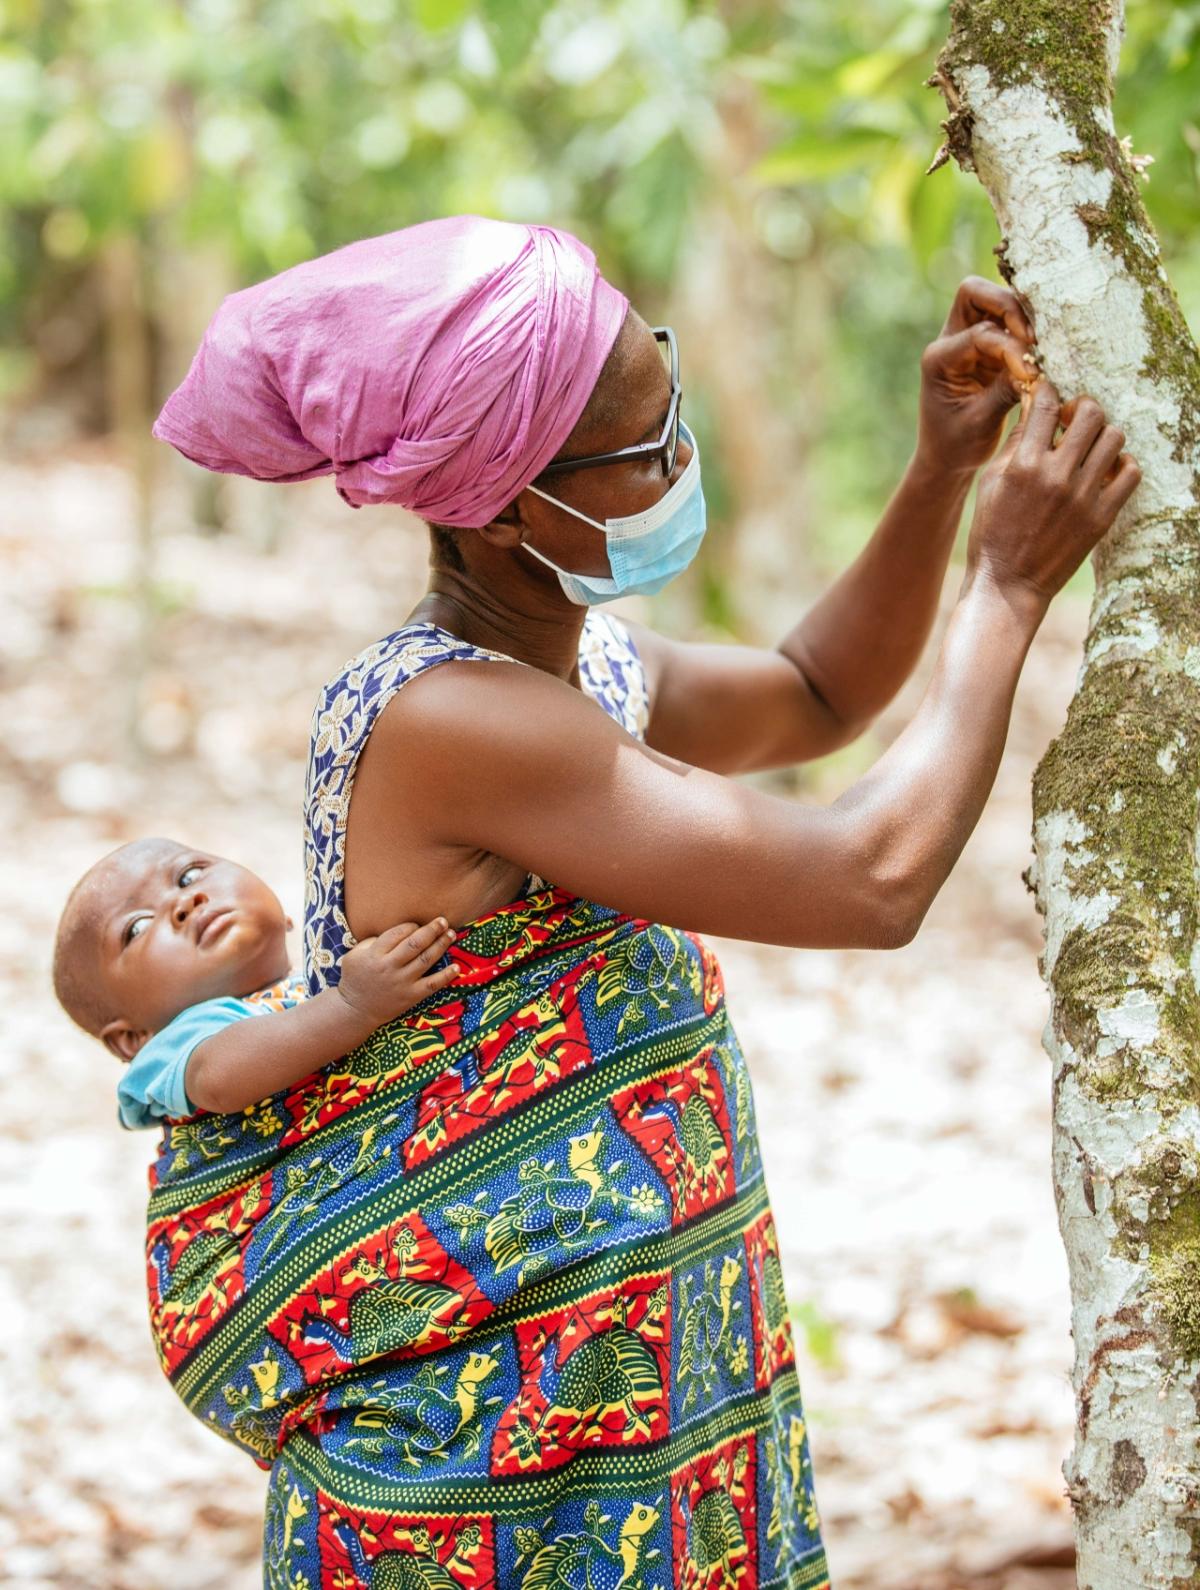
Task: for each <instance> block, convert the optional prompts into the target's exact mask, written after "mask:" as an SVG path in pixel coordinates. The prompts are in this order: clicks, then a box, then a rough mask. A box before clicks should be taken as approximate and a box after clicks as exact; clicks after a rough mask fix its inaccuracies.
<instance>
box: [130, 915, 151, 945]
mask: <svg viewBox="0 0 1200 1590" xmlns="http://www.w3.org/2000/svg"><path fill="white" fill-rule="evenodd" d="M149 926H150V918H149V917H148V916H135V917H134V919H133V921H132V922H131V923H130V924H129V926H128V927H127V928H126V929H125V942H126V944H132V942H133V940H134V939H140V938H141V936H142V934H143V933H144V932H145V931H146V929H147V928H148V927H149Z"/></svg>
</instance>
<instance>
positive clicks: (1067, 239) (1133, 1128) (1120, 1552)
mask: <svg viewBox="0 0 1200 1590" xmlns="http://www.w3.org/2000/svg"><path fill="white" fill-rule="evenodd" d="M1122 30H1123V8H1122V4H1121V0H1077V3H1074V4H1071V3H1067V0H1057V3H1056V0H955V3H954V4H953V6H952V22H951V36H950V39H949V41H948V43H947V45H946V48H945V50H944V51H943V54H942V56H941V58H940V61H939V64H938V71H937V73H936V74H935V78H934V82H936V83H937V85H938V86H939V87H940V88H941V89H942V92H943V93H944V95H945V97H946V101H947V104H948V106H949V108H950V113H951V114H950V117H949V120H948V122H947V123H946V124H945V125H946V130H947V145H948V147H949V150H950V152H951V153H952V154H953V155H954V156H955V157H956V158H957V159H958V161H959V163H960V164H961V165H963V166H964V167H965V168H966V169H969V170H975V171H976V172H977V173H978V175H979V178H980V181H981V182H982V183H983V185H984V187H985V188H986V190H987V192H988V195H989V196H990V198H991V200H992V203H993V205H994V207H995V211H996V215H997V218H998V220H999V223H1000V228H1001V233H1002V236H1003V243H1002V245H1001V247H1000V249H999V250H998V251H997V252H998V254H999V257H1000V261H1001V269H1002V270H1003V272H1004V274H1005V275H1006V276H1007V277H1008V279H1009V280H1010V282H1011V283H1012V284H1013V285H1014V286H1015V287H1016V289H1017V290H1018V291H1019V292H1020V293H1022V294H1023V296H1024V297H1025V299H1027V300H1028V302H1029V304H1030V306H1031V307H1032V310H1033V313H1034V315H1035V317H1036V324H1037V331H1038V340H1039V344H1040V348H1041V352H1042V356H1043V362H1044V366H1045V370H1046V373H1047V374H1048V375H1049V377H1050V378H1051V379H1052V380H1053V381H1054V382H1055V384H1056V385H1057V387H1058V388H1059V391H1060V392H1061V393H1062V395H1063V396H1064V398H1066V397H1069V396H1072V395H1074V394H1075V393H1078V392H1081V391H1086V392H1089V393H1091V394H1092V395H1093V396H1094V397H1095V398H1096V399H1097V401H1098V402H1100V403H1101V404H1102V405H1103V407H1104V408H1105V410H1106V411H1107V413H1108V415H1109V417H1110V419H1111V420H1112V421H1113V422H1114V423H1116V424H1119V425H1120V426H1121V427H1122V429H1123V430H1124V431H1125V433H1126V436H1127V438H1128V440H1127V446H1128V448H1129V450H1130V452H1132V453H1133V454H1134V455H1135V457H1136V458H1137V459H1138V461H1139V463H1140V464H1141V466H1142V470H1143V482H1142V485H1141V487H1140V488H1139V490H1138V491H1137V492H1136V493H1135V495H1134V497H1133V499H1132V500H1131V502H1130V503H1129V505H1128V506H1127V508H1126V509H1125V511H1124V513H1123V514H1122V515H1121V518H1120V520H1119V521H1118V523H1117V525H1116V526H1115V527H1114V529H1113V531H1112V532H1111V534H1110V535H1109V536H1108V537H1107V538H1106V541H1105V543H1104V545H1103V546H1102V547H1101V548H1100V549H1099V551H1098V553H1097V555H1096V559H1095V564H1096V582H1097V588H1096V596H1095V602H1094V605H1093V609H1092V616H1091V624H1090V629H1089V634H1088V640H1087V646H1086V651H1085V656H1084V661H1083V667H1082V671H1081V674H1080V680H1079V686H1078V690H1077V693H1076V696H1075V699H1074V701H1073V703H1072V705H1071V709H1070V713H1069V715H1068V718H1067V723H1066V726H1065V727H1064V729H1063V731H1062V733H1061V735H1060V736H1059V737H1058V739H1057V740H1056V741H1055V742H1054V744H1053V745H1052V746H1051V747H1050V749H1049V751H1048V752H1047V754H1046V756H1045V758H1044V760H1043V761H1042V764H1041V766H1040V767H1039V769H1038V771H1037V775H1036V777H1035V781H1034V847H1035V858H1036V859H1035V861H1034V866H1033V868H1032V870H1031V877H1032V882H1033V885H1034V887H1035V889H1036V893H1037V900H1038V908H1039V910H1040V911H1041V912H1042V913H1043V915H1044V918H1045V954H1044V957H1043V961H1042V968H1043V972H1044V975H1045V978H1046V981H1047V984H1048V986H1049V990H1050V996H1051V1014H1050V1020H1049V1022H1048V1024H1047V1027H1046V1035H1045V1042H1046V1047H1047V1050H1048V1052H1049V1054H1050V1057H1051V1060H1052V1062H1053V1077H1054V1178H1055V1188H1056V1193H1057V1198H1058V1211H1059V1222H1060V1225H1061V1229H1062V1234H1063V1241H1064V1243H1065V1245H1066V1250H1067V1257H1068V1262H1069V1266H1070V1275H1071V1289H1072V1299H1073V1309H1072V1323H1073V1334H1074V1339H1075V1371H1074V1383H1075V1396H1076V1431H1075V1446H1074V1450H1073V1452H1072V1454H1071V1456H1070V1458H1069V1459H1068V1462H1067V1465H1066V1471H1065V1472H1066V1475H1067V1482H1068V1486H1067V1488H1068V1494H1069V1495H1070V1498H1071V1501H1072V1503H1073V1505H1074V1509H1075V1523H1076V1539H1077V1544H1078V1579H1079V1584H1080V1586H1081V1587H1082V1590H1181V1587H1182V1586H1185V1585H1188V1586H1191V1585H1196V1584H1198V1583H1200V1443H1198V1437H1197V1432H1198V1403H1200V1096H1198V1095H1200V1089H1198V1085H1197V1083H1198V1078H1200V993H1198V983H1200V936H1198V905H1200V871H1198V867H1197V796H1198V784H1200V444H1198V438H1200V355H1198V354H1197V350H1196V346H1195V344H1194V342H1193V340H1192V338H1191V336H1190V334H1189V332H1188V329H1187V325H1186V323H1185V322H1184V319H1183V316H1182V313H1181V312H1180V309H1179V305H1178V302H1177V301H1176V298H1175V296H1174V293H1173V292H1172V290H1171V287H1170V283H1169V282H1168V280H1167V276H1166V273H1165V271H1164V270H1163V268H1162V265H1161V262H1160V258H1159V250H1158V245H1157V242H1156V240H1155V237H1154V233H1153V229H1152V228H1151V226H1150V223H1149V221H1148V220H1147V217H1146V213H1145V210H1144V208H1143V206H1142V202H1141V197H1140V193H1139V171H1138V169H1137V168H1136V166H1135V164H1134V163H1133V159H1132V157H1131V155H1130V152H1129V150H1128V147H1127V146H1125V147H1123V146H1122V145H1121V143H1119V142H1118V140H1117V138H1116V136H1115V134H1114V130H1113V121H1112V113H1111V99H1112V81H1113V76H1114V73H1115V71H1116V64H1117V59H1118V54H1119V50H1120V41H1121V34H1122ZM936 180H944V179H936Z"/></svg>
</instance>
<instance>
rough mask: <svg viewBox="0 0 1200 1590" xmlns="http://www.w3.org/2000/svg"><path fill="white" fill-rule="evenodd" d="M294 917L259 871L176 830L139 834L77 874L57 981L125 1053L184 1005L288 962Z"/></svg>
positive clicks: (255, 985) (76, 1008) (57, 957)
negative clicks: (189, 841) (180, 839)
mask: <svg viewBox="0 0 1200 1590" xmlns="http://www.w3.org/2000/svg"><path fill="white" fill-rule="evenodd" d="M291 925H292V924H291V922H290V921H289V920H288V918H287V917H286V916H285V915H284V911H283V907H282V906H281V905H280V903H279V901H278V899H277V898H276V896H275V895H274V894H273V893H272V892H271V890H270V889H268V887H267V885H266V884H265V883H264V882H263V881H262V879H261V878H257V877H255V875H254V874H253V873H252V872H247V871H246V869H245V867H239V866H238V865H237V864H236V863H235V862H232V861H224V860H222V859H221V857H219V856H210V855H207V854H206V853H205V852H204V851H200V850H193V849H191V848H189V847H188V846H187V845H181V844H178V843H177V842H176V841H175V840H173V839H138V840H135V841H134V842H133V843H132V844H129V845H122V846H121V848H120V850H114V851H113V852H112V854H111V855H108V856H105V857H104V859H103V860H102V861H98V862H97V863H96V865H95V866H94V867H93V868H92V869H91V871H90V872H87V873H85V874H84V876H83V877H82V878H81V879H80V880H79V882H78V883H77V884H76V885H75V888H74V889H73V890H72V891H71V896H70V899H68V901H67V904H66V907H65V908H64V910H63V914H62V917H61V919H60V921H59V924H58V936H57V939H56V940H55V945H54V991H55V993H56V994H57V995H58V999H59V1003H60V1004H61V1005H62V1007H63V1009H64V1010H65V1011H66V1012H67V1014H68V1015H69V1016H70V1017H71V1018H72V1020H74V1021H76V1022H78V1024H79V1025H80V1026H81V1027H82V1028H83V1029H84V1030H85V1031H86V1032H90V1033H92V1034H94V1035H95V1036H96V1037H97V1038H99V1039H100V1040H101V1041H102V1042H103V1043H105V1044H106V1045H107V1046H108V1048H109V1049H111V1050H112V1052H113V1054H115V1055H117V1056H119V1058H121V1059H122V1060H131V1059H132V1058H133V1056H134V1055H135V1054H136V1053H137V1051H138V1050H139V1049H140V1048H141V1046H142V1045H143V1044H144V1043H145V1042H146V1040H147V1038H149V1037H151V1036H152V1035H153V1034H154V1033H156V1032H158V1031H159V1030H160V1029H161V1028H163V1027H165V1026H166V1025H167V1023H168V1022H169V1021H171V1020H173V1019H174V1017H176V1016H178V1015H179V1013H180V1011H182V1010H186V1009H187V1007H188V1006H189V1005H196V1004H199V1003H200V1001H201V1000H205V999H217V998H219V997H220V996H222V995H234V996H238V995H243V994H251V993H253V992H254V991H255V990H256V989H259V988H266V987H267V986H268V985H269V984H271V983H277V982H279V980H280V979H281V978H283V977H286V975H287V972H288V954H287V942H286V936H287V931H288V929H289V928H290V927H291Z"/></svg>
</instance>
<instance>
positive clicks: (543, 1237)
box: [484, 1123, 605, 1284]
mask: <svg viewBox="0 0 1200 1590" xmlns="http://www.w3.org/2000/svg"><path fill="white" fill-rule="evenodd" d="M603 1144H604V1129H603V1127H601V1126H600V1124H599V1123H596V1124H595V1125H594V1126H593V1127H592V1129H591V1131H589V1132H584V1133H581V1134H580V1135H579V1136H578V1137H572V1138H571V1139H570V1140H569V1142H568V1144H567V1171H568V1174H567V1175H566V1176H556V1175H554V1174H553V1173H552V1171H549V1170H547V1169H546V1168H545V1167H544V1166H541V1165H538V1164H537V1162H536V1161H535V1160H526V1161H525V1162H524V1163H523V1164H522V1166H521V1169H520V1173H519V1174H520V1179H521V1181H522V1182H523V1183H524V1185H523V1186H521V1187H520V1188H519V1189H518V1191H517V1192H515V1193H513V1195H512V1196H511V1197H509V1198H506V1199H505V1200H504V1202H503V1203H502V1204H501V1205H500V1207H499V1209H498V1210H497V1211H496V1213H495V1214H494V1215H493V1216H492V1218H491V1219H490V1220H489V1221H488V1223H487V1229H486V1231H485V1232H484V1247H485V1248H486V1250H487V1253H488V1255H489V1257H490V1258H491V1260H492V1263H493V1264H494V1265H495V1267H496V1273H497V1274H498V1275H500V1274H502V1273H503V1272H504V1271H505V1270H511V1269H512V1268H513V1267H514V1265H520V1267H521V1268H520V1280H521V1282H522V1284H524V1282H525V1280H526V1278H527V1277H528V1276H530V1275H531V1274H534V1273H536V1271H537V1270H539V1269H542V1268H544V1267H545V1266H546V1265H548V1264H549V1262H550V1258H551V1256H552V1255H553V1254H554V1253H555V1252H556V1251H558V1250H560V1249H562V1248H570V1247H571V1246H572V1245H573V1244H574V1243H576V1242H578V1241H579V1240H580V1238H581V1237H583V1236H585V1235H586V1233H587V1231H588V1230H589V1229H595V1227H596V1226H599V1225H602V1224H604V1221H603V1219H602V1217H600V1216H599V1215H598V1213H597V1209H596V1205H597V1198H598V1195H599V1194H600V1193H601V1191H602V1190H603V1189H604V1187H605V1175H604V1172H603V1171H602V1170H601V1169H600V1168H599V1167H598V1165H597V1163H596V1161H597V1158H598V1157H599V1154H600V1150H601V1148H602V1146H603Z"/></svg>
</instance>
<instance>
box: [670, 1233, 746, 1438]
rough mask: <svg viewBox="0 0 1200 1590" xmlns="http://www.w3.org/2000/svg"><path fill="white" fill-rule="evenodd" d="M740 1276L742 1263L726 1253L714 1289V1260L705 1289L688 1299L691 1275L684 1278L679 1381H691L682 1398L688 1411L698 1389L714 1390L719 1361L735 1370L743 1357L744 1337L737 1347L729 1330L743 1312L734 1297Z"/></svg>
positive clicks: (706, 1275)
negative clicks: (733, 1319)
mask: <svg viewBox="0 0 1200 1590" xmlns="http://www.w3.org/2000/svg"><path fill="white" fill-rule="evenodd" d="M741 1273H742V1266H741V1260H740V1259H738V1258H737V1257H735V1256H734V1255H733V1254H726V1255H725V1257H724V1258H723V1259H722V1260H721V1274H720V1277H719V1279H717V1281H716V1284H715V1286H714V1281H713V1266H712V1261H711V1260H709V1261H708V1262H707V1263H706V1264H705V1266H704V1287H703V1289H702V1290H700V1291H698V1292H697V1293H696V1294H695V1295H694V1296H692V1297H689V1296H688V1282H689V1281H690V1279H691V1277H690V1276H685V1277H684V1279H683V1282H682V1284H681V1286H680V1290H679V1301H680V1312H681V1314H682V1315H683V1321H684V1324H683V1339H682V1341H681V1343H680V1347H679V1373H678V1378H679V1380H680V1382H682V1381H684V1380H687V1381H689V1382H690V1384H689V1385H688V1388H687V1392H686V1394H685V1396H684V1399H683V1406H684V1409H685V1410H686V1409H687V1408H689V1407H690V1406H691V1404H692V1403H693V1402H694V1401H695V1399H696V1396H697V1394H698V1388H703V1390H704V1393H705V1395H707V1394H708V1393H709V1392H710V1391H711V1390H712V1384H713V1381H714V1379H715V1376H716V1369H717V1362H718V1359H719V1358H724V1360H725V1362H726V1363H727V1364H728V1365H730V1366H731V1367H732V1366H733V1365H734V1364H735V1363H736V1362H737V1361H739V1360H740V1358H741V1357H743V1356H744V1352H743V1349H744V1345H745V1343H744V1338H739V1341H738V1343H737V1345H736V1346H735V1344H734V1342H733V1340H732V1332H731V1331H730V1321H731V1320H732V1318H733V1315H734V1314H735V1313H736V1312H738V1311H739V1310H740V1309H741V1300H740V1299H736V1300H735V1298H734V1296H733V1289H734V1287H735V1286H736V1285H737V1283H738V1278H739V1277H740V1275H741Z"/></svg>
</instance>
